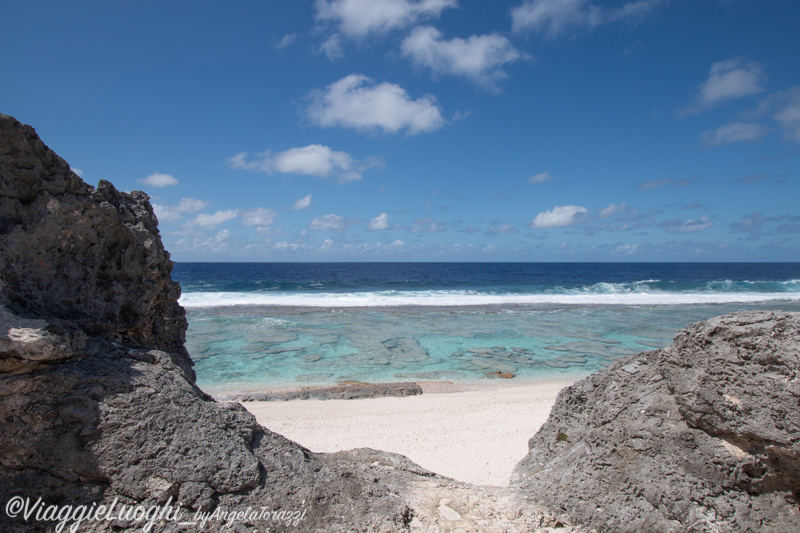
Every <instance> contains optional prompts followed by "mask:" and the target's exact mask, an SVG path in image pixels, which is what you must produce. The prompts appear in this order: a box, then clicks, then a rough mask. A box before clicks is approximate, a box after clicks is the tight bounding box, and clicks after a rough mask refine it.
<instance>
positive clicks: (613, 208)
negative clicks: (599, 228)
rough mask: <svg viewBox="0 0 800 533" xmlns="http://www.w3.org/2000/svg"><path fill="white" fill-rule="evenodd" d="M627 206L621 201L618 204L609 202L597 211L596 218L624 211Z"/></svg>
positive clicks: (607, 216)
mask: <svg viewBox="0 0 800 533" xmlns="http://www.w3.org/2000/svg"><path fill="white" fill-rule="evenodd" d="M627 208H628V206H627V205H626V204H625V202H622V203H621V204H619V205H617V204H610V205H609V206H608V207H604V208H603V209H601V210H600V212H599V213H597V218H609V217H612V216H614V215H616V214H617V213H624V212H625V210H626V209H627Z"/></svg>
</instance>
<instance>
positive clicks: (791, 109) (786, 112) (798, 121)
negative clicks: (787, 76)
mask: <svg viewBox="0 0 800 533" xmlns="http://www.w3.org/2000/svg"><path fill="white" fill-rule="evenodd" d="M761 107H762V108H767V107H772V108H777V111H776V112H775V114H774V115H772V118H773V119H775V121H777V122H778V124H780V126H781V128H782V129H783V133H784V137H786V138H787V139H792V140H795V141H800V86H796V87H792V88H791V89H789V90H787V91H781V92H778V93H775V94H773V95H772V96H770V97H769V98H767V99H766V100H765V102H763V103H762V105H761Z"/></svg>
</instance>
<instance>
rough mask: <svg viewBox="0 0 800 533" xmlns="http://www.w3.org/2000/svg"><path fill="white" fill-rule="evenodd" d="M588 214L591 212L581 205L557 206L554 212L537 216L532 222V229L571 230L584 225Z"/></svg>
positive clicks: (546, 212)
mask: <svg viewBox="0 0 800 533" xmlns="http://www.w3.org/2000/svg"><path fill="white" fill-rule="evenodd" d="M588 214H589V210H588V209H586V208H585V207H582V206H579V205H564V206H558V205H557V206H555V207H554V208H553V210H552V211H545V212H543V213H539V214H538V215H536V218H534V219H533V221H531V228H534V229H552V228H569V227H571V226H577V225H578V224H581V223H583V222H584V221H585V220H586V217H587V215H588Z"/></svg>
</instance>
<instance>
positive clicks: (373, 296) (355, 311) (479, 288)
mask: <svg viewBox="0 0 800 533" xmlns="http://www.w3.org/2000/svg"><path fill="white" fill-rule="evenodd" d="M173 277H174V279H176V280H177V281H179V282H180V283H181V287H182V291H183V294H182V296H181V299H180V303H181V304H182V305H183V306H184V307H185V308H186V309H187V316H188V319H189V331H188V335H187V347H188V349H189V352H190V353H191V355H192V357H193V359H194V360H195V362H196V371H197V376H198V383H199V385H200V386H201V387H203V388H204V389H206V390H208V391H209V392H211V393H215V392H224V391H233V390H241V389H264V388H274V387H278V386H290V387H297V386H303V385H322V384H333V383H336V382H338V381H343V380H359V381H370V382H378V381H408V380H451V381H456V382H474V381H481V380H486V379H497V377H496V374H493V373H497V372H503V373H512V374H514V375H515V376H516V377H515V379H517V380H519V379H541V378H544V379H547V378H553V377H558V378H574V377H579V376H583V375H586V374H589V373H591V372H594V371H596V370H599V369H601V368H603V367H605V366H607V365H608V364H609V363H610V362H611V361H612V360H613V359H614V358H616V357H620V356H623V355H627V354H632V353H637V352H640V351H642V350H647V349H653V348H660V347H663V346H666V345H668V344H669V343H671V341H672V338H673V336H674V335H675V333H677V332H678V331H679V330H680V329H681V328H683V327H685V326H687V325H688V324H691V323H692V322H696V321H699V320H705V319H708V318H710V317H712V316H715V315H720V314H724V313H730V312H733V311H739V310H745V309H783V310H792V311H800V263H685V264H681V263H178V264H177V265H176V266H175V269H174V271H173ZM493 375H494V376H495V377H492V376H493Z"/></svg>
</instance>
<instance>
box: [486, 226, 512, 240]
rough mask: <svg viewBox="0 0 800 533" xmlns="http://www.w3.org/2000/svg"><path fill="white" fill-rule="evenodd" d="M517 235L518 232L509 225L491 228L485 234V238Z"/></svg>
mask: <svg viewBox="0 0 800 533" xmlns="http://www.w3.org/2000/svg"><path fill="white" fill-rule="evenodd" d="M514 233H519V230H518V229H517V228H515V227H514V226H511V225H509V224H502V225H500V226H491V227H490V228H489V229H488V230H487V231H486V233H485V234H484V235H485V236H486V237H495V236H497V235H513V234H514Z"/></svg>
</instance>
